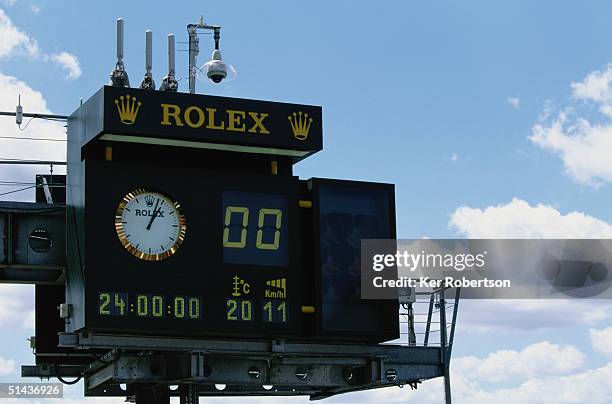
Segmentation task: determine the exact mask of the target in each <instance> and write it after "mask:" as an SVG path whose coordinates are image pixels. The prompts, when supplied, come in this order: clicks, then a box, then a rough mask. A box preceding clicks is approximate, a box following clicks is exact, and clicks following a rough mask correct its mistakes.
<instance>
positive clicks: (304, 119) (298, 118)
mask: <svg viewBox="0 0 612 404" xmlns="http://www.w3.org/2000/svg"><path fill="white" fill-rule="evenodd" d="M288 118H289V122H291V129H293V136H295V138H296V139H298V140H306V139H307V138H308V132H310V125H311V124H312V121H313V118H309V117H308V114H305V113H302V111H300V112H298V113H297V114H296V113H295V112H294V113H293V114H291V115H289V116H288Z"/></svg>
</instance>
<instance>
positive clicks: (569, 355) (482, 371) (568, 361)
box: [452, 341, 584, 382]
mask: <svg viewBox="0 0 612 404" xmlns="http://www.w3.org/2000/svg"><path fill="white" fill-rule="evenodd" d="M551 358H555V359H554V360H551ZM452 364H453V365H454V369H455V371H456V372H457V371H458V372H461V373H466V374H469V375H470V377H472V378H474V379H476V380H479V381H483V382H501V381H505V382H508V381H511V380H519V381H526V380H529V379H532V378H536V377H543V376H550V375H564V374H568V373H570V372H572V371H575V370H577V369H579V368H581V367H582V365H583V364H584V355H583V354H582V353H581V352H580V351H578V350H577V349H576V348H575V347H573V346H571V345H566V346H560V345H556V344H552V343H550V342H547V341H544V342H538V343H535V344H531V345H529V346H527V347H525V348H524V349H523V350H522V351H514V350H500V351H497V352H492V353H490V354H489V355H487V357H485V358H482V359H481V358H477V357H474V356H466V357H461V358H457V359H455V360H454V361H453V362H452Z"/></svg>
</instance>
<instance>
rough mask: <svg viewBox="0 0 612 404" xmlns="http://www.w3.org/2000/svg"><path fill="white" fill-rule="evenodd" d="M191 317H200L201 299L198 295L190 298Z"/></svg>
mask: <svg viewBox="0 0 612 404" xmlns="http://www.w3.org/2000/svg"><path fill="white" fill-rule="evenodd" d="M189 317H190V318H200V299H198V298H197V297H191V298H189Z"/></svg>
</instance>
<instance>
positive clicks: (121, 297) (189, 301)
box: [98, 292, 202, 320]
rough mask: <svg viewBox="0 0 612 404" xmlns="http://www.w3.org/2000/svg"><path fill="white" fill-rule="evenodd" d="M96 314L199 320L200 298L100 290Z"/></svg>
mask: <svg viewBox="0 0 612 404" xmlns="http://www.w3.org/2000/svg"><path fill="white" fill-rule="evenodd" d="M98 314H99V315H100V316H120V317H140V318H158V319H163V318H173V319H182V320H199V319H201V318H202V299H201V298H199V297H193V296H179V295H176V296H164V295H155V294H144V293H142V294H139V293H127V292H100V293H99V294H98Z"/></svg>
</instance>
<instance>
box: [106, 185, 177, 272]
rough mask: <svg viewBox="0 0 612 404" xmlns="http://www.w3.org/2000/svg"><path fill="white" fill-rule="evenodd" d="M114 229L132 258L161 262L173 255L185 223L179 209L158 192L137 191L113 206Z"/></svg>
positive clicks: (140, 189) (174, 203)
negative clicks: (115, 211) (114, 207)
mask: <svg viewBox="0 0 612 404" xmlns="http://www.w3.org/2000/svg"><path fill="white" fill-rule="evenodd" d="M115 230H116V231H117V236H118V237H119V241H120V242H121V244H122V245H123V247H125V249H126V250H127V251H128V252H129V253H130V254H132V255H134V256H136V257H137V258H140V259H142V260H146V261H161V260H163V259H166V258H168V257H170V256H171V255H173V254H174V253H175V252H176V251H177V250H178V248H179V247H180V245H181V243H182V242H183V240H184V239H185V233H186V232H187V223H186V221H185V216H184V215H183V212H182V210H181V206H180V205H179V204H178V203H177V202H174V201H172V200H171V199H170V198H168V197H167V196H166V195H163V194H161V193H159V192H152V191H147V190H145V189H142V188H139V189H136V190H134V191H132V192H130V193H129V194H127V195H126V196H125V197H124V198H123V200H121V202H120V203H119V206H118V207H117V213H116V214H115Z"/></svg>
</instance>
